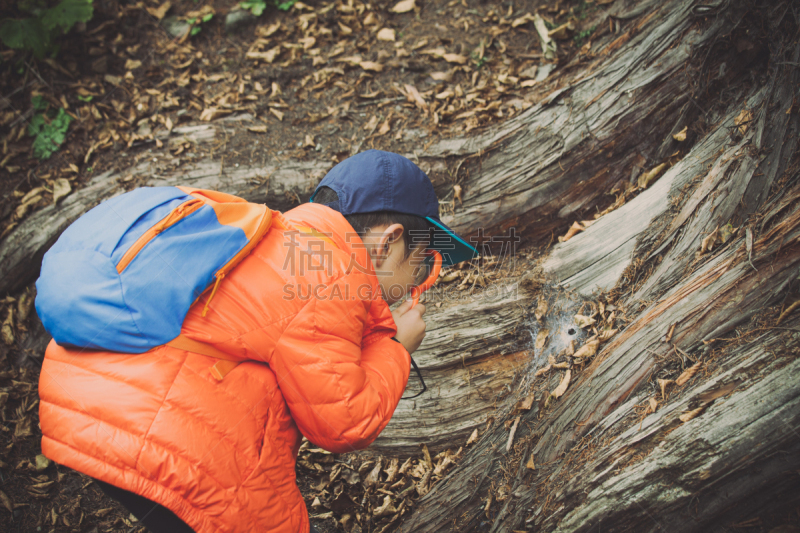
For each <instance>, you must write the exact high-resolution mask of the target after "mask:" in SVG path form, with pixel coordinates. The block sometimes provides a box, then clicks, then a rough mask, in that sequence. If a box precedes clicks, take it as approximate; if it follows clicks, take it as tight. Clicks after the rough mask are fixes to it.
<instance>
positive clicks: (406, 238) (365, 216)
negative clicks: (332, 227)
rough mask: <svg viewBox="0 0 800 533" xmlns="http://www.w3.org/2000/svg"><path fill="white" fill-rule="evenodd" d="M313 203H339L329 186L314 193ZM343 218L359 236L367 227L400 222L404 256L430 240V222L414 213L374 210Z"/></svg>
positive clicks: (334, 192) (362, 234)
mask: <svg viewBox="0 0 800 533" xmlns="http://www.w3.org/2000/svg"><path fill="white" fill-rule="evenodd" d="M314 203H315V204H334V205H333V206H331V207H333V208H334V209H336V206H337V205H338V203H339V195H338V194H336V191H334V190H333V189H331V188H330V187H320V189H319V190H318V191H317V194H316V195H314ZM344 218H345V220H347V222H349V223H350V225H351V226H353V229H354V230H356V233H358V235H359V236H361V237H363V236H364V235H365V234H366V233H367V230H368V229H370V228H374V227H375V226H382V225H387V226H388V225H389V224H401V225H402V226H403V242H404V243H405V247H406V251H405V257H408V256H409V255H411V252H412V251H414V249H415V248H417V247H418V246H419V245H420V244H425V246H426V247H427V244H428V242H430V230H431V228H432V226H431V224H430V223H429V222H428V221H427V220H425V219H424V218H422V217H418V216H415V215H406V214H403V213H396V212H394V211H374V212H372V213H354V214H352V215H344Z"/></svg>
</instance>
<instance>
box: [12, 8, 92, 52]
mask: <svg viewBox="0 0 800 533" xmlns="http://www.w3.org/2000/svg"><path fill="white" fill-rule="evenodd" d="M17 8H18V9H19V11H21V12H22V13H27V14H29V15H31V16H30V17H27V18H18V19H11V18H7V19H3V20H2V21H0V39H2V41H3V44H5V45H6V46H8V47H9V48H15V49H18V50H20V49H21V50H29V51H31V52H33V54H34V55H35V56H36V57H38V58H39V59H41V58H43V57H44V56H45V55H46V54H54V53H56V52H57V51H58V49H57V47H56V46H55V45H54V40H55V38H56V37H58V35H59V34H64V33H67V32H68V31H69V30H70V29H71V28H72V26H74V25H75V24H76V23H78V22H88V21H89V20H90V19H91V18H92V14H93V9H92V0H61V2H59V3H58V4H57V5H56V6H55V7H51V8H48V7H47V4H46V2H45V0H19V2H17Z"/></svg>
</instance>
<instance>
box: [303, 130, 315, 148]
mask: <svg viewBox="0 0 800 533" xmlns="http://www.w3.org/2000/svg"><path fill="white" fill-rule="evenodd" d="M315 146H317V143H315V142H314V137H313V136H311V135H309V134H307V133H306V137H305V139H303V148H314V147H315Z"/></svg>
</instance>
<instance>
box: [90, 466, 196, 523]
mask: <svg viewBox="0 0 800 533" xmlns="http://www.w3.org/2000/svg"><path fill="white" fill-rule="evenodd" d="M94 482H95V483H97V486H98V487H100V489H102V491H103V492H105V493H106V495H107V496H109V497H110V498H112V499H114V500H117V501H118V502H119V503H121V504H122V505H123V506H124V507H125V508H126V509H127V510H128V511H130V512H131V513H132V514H133V516H135V517H136V518H137V519H138V520H139V522H141V523H142V524H144V525H145V526H146V527H147V529H149V530H150V531H151V532H152V533H194V529H192V528H190V527H189V526H188V525H187V524H186V522H184V521H183V520H181V519H180V518H178V515H176V514H175V513H173V512H172V511H170V510H169V509H167V508H166V507H164V506H163V505H161V504H158V503H156V502H154V501H152V500H148V499H147V498H145V497H144V496H139V495H138V494H136V493H133V492H130V491H127V490H125V489H121V488H119V487H115V486H114V485H109V484H108V483H105V482H103V481H100V480H99V479H95V480H94Z"/></svg>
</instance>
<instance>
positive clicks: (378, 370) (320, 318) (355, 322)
mask: <svg viewBox="0 0 800 533" xmlns="http://www.w3.org/2000/svg"><path fill="white" fill-rule="evenodd" d="M354 278H355V279H354ZM357 281H359V280H358V276H353V275H349V276H344V277H342V278H340V279H339V280H338V281H336V282H334V283H332V284H331V285H329V286H328V287H327V288H326V290H325V291H324V292H321V293H319V294H318V297H316V298H312V299H311V300H309V302H308V303H307V304H306V305H305V306H304V307H303V309H302V310H301V311H300V313H299V314H298V315H297V316H296V317H295V318H294V320H293V321H292V322H291V323H290V324H289V325H288V326H287V328H286V329H285V330H284V333H283V335H282V336H281V338H280V340H279V341H278V343H277V346H276V349H275V352H274V355H273V357H272V359H271V361H270V367H271V368H272V369H273V371H274V372H275V374H276V376H277V378H278V386H279V387H280V389H281V392H282V394H283V397H284V398H285V399H286V402H287V404H288V406H289V409H290V410H291V412H292V417H293V418H294V420H295V422H296V423H297V426H298V428H299V429H300V431H301V432H302V433H303V435H305V436H306V438H308V440H310V441H311V442H313V443H314V444H316V445H317V446H320V447H322V448H324V449H326V450H329V451H332V452H335V453H344V452H350V451H353V450H358V449H362V448H365V447H367V446H369V444H370V443H372V441H373V440H375V438H376V437H377V436H378V434H379V433H380V432H381V431H382V430H383V428H385V427H386V424H388V423H389V419H391V417H392V414H393V413H394V410H395V408H396V407H397V403H398V401H399V400H400V396H401V395H402V394H403V390H404V389H405V386H406V382H407V381H408V374H409V365H410V356H409V354H408V352H407V351H406V349H405V348H404V347H403V346H402V345H401V344H400V343H398V342H396V341H394V340H392V339H391V337H392V336H393V335H394V334H395V328H394V327H393V323H392V324H391V326H392V327H385V328H384V329H383V331H376V332H373V331H369V330H370V329H372V328H371V327H370V326H369V324H368V323H369V320H370V318H369V317H370V313H369V306H370V305H378V304H376V303H371V302H369V301H364V300H361V299H359V298H357V297H355V296H354V295H355V294H356V290H357V288H358V283H357ZM348 285H349V287H348ZM351 296H353V297H352V298H351ZM381 304H382V302H381ZM383 305H385V304H383ZM387 313H388V310H387Z"/></svg>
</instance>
